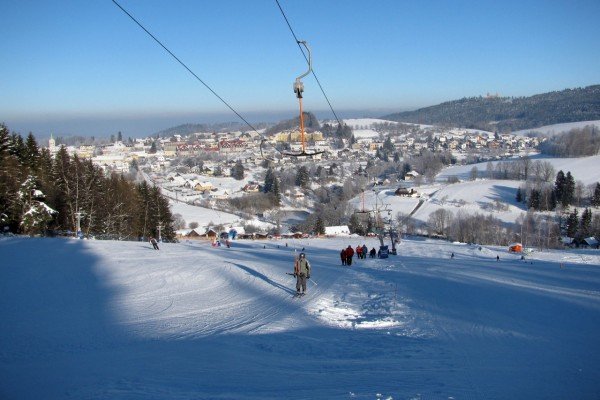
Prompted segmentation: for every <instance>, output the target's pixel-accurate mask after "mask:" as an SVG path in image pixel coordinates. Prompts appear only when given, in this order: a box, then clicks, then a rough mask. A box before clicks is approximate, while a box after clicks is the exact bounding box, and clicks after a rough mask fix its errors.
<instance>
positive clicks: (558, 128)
mask: <svg viewBox="0 0 600 400" xmlns="http://www.w3.org/2000/svg"><path fill="white" fill-rule="evenodd" d="M588 125H591V126H595V127H596V129H600V121H579V122H567V123H564V124H554V125H546V126H540V127H539V128H533V129H523V130H521V131H516V132H513V134H514V135H521V136H523V135H527V134H528V133H529V132H540V133H544V134H546V135H557V134H560V133H563V132H568V131H570V130H571V129H582V128H584V127H586V126H588Z"/></svg>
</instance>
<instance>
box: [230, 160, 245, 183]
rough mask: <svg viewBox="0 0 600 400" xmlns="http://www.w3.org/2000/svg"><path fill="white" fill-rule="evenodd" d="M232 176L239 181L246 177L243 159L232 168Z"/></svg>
mask: <svg viewBox="0 0 600 400" xmlns="http://www.w3.org/2000/svg"><path fill="white" fill-rule="evenodd" d="M231 177H232V178H233V179H236V180H238V181H241V180H243V179H244V165H242V161H241V160H237V161H236V163H235V165H234V166H233V168H231Z"/></svg>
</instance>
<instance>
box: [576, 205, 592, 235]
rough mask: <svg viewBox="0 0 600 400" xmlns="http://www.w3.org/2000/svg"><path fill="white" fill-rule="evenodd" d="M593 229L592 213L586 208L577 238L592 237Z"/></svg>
mask: <svg viewBox="0 0 600 400" xmlns="http://www.w3.org/2000/svg"><path fill="white" fill-rule="evenodd" d="M591 228H592V212H591V211H590V209H589V208H587V207H586V208H585V210H583V213H582V214H581V220H580V221H579V231H578V232H577V236H578V237H579V238H580V239H585V238H587V237H589V236H590V235H591Z"/></svg>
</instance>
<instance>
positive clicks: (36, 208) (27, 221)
mask: <svg viewBox="0 0 600 400" xmlns="http://www.w3.org/2000/svg"><path fill="white" fill-rule="evenodd" d="M37 187H38V183H37V182H36V178H35V177H34V176H32V175H30V176H28V177H27V179H26V180H25V182H23V183H22V184H21V190H20V191H19V199H20V201H21V207H22V215H21V230H22V232H23V233H26V234H29V235H31V234H43V233H44V231H45V230H46V228H47V226H48V223H49V222H50V221H51V220H52V216H53V215H54V214H56V211H55V210H53V209H51V208H50V207H48V205H46V203H44V202H43V201H42V200H43V198H44V195H43V193H42V192H41V191H39V190H38V188H37Z"/></svg>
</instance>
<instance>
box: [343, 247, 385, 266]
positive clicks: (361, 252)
mask: <svg viewBox="0 0 600 400" xmlns="http://www.w3.org/2000/svg"><path fill="white" fill-rule="evenodd" d="M355 253H356V257H357V258H359V259H366V258H367V254H368V255H369V257H371V258H375V255H376V254H377V251H376V250H375V247H373V248H372V249H371V251H369V248H368V247H367V245H366V244H363V245H362V246H361V245H358V246H356V252H355V251H354V249H353V248H352V246H350V245H348V247H346V248H345V249H342V251H341V252H340V259H341V260H342V265H348V266H350V265H352V257H354V254H355Z"/></svg>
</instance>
